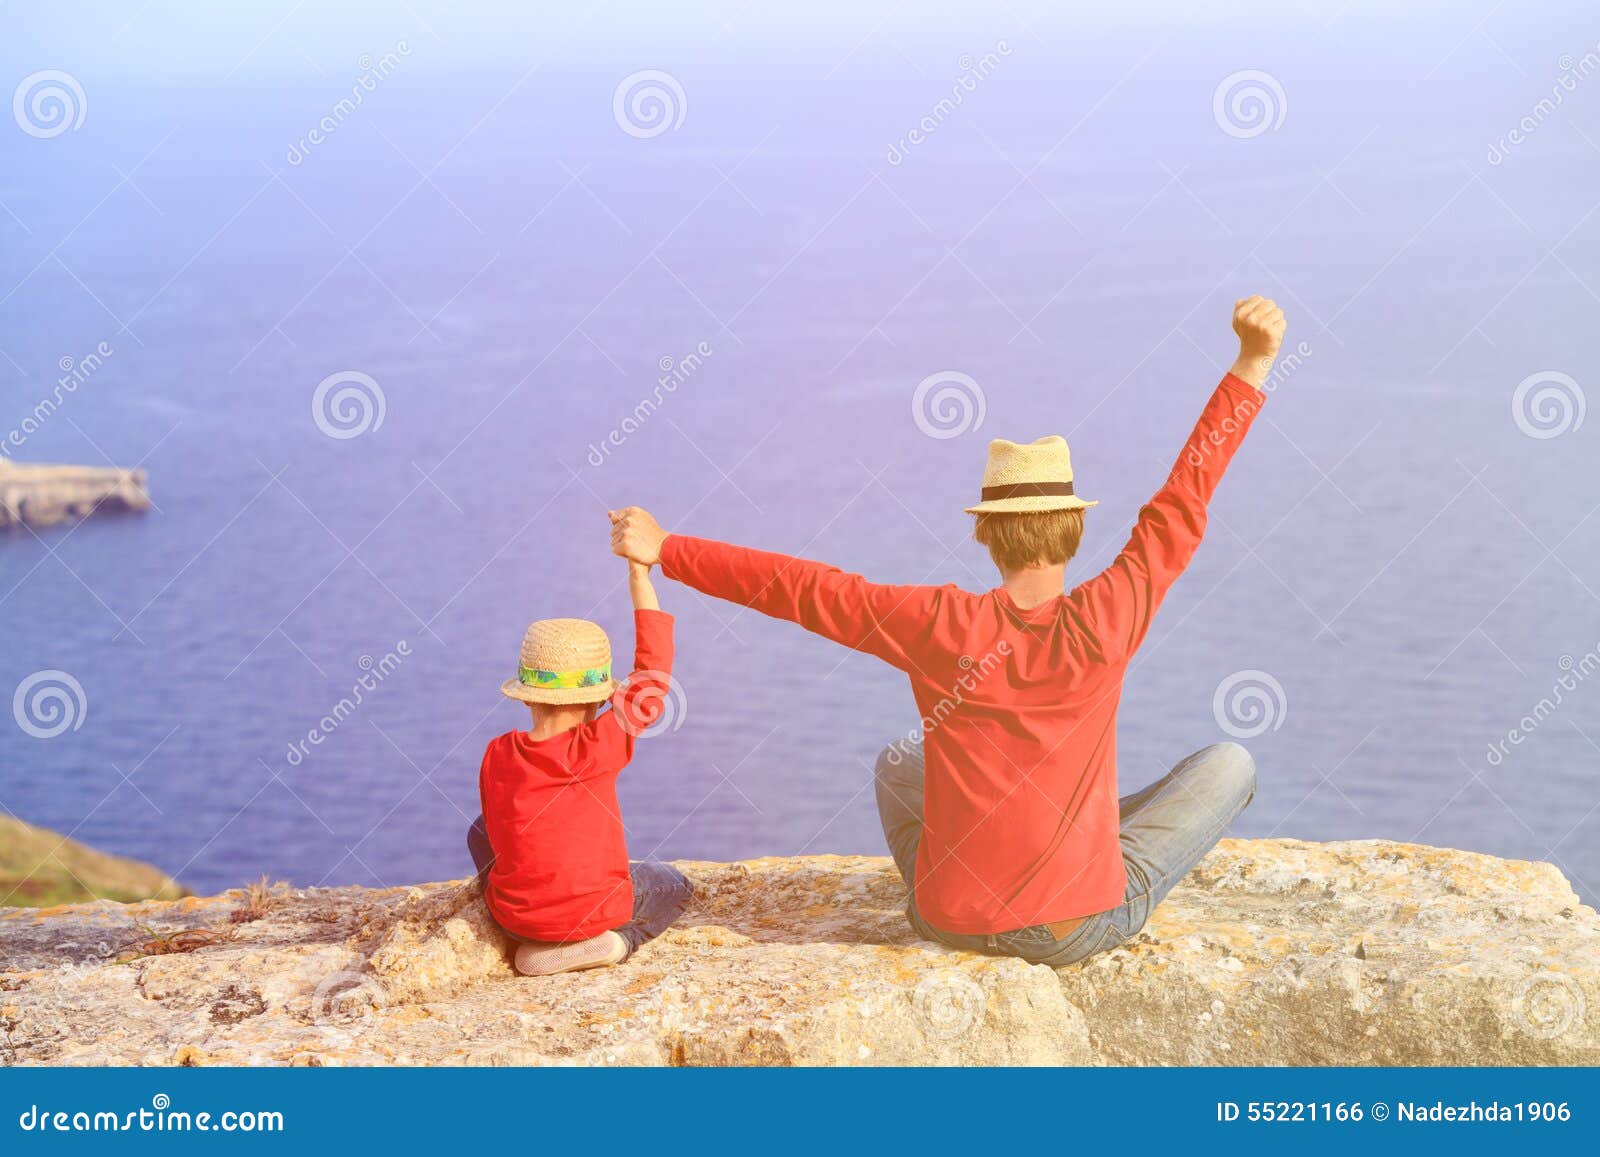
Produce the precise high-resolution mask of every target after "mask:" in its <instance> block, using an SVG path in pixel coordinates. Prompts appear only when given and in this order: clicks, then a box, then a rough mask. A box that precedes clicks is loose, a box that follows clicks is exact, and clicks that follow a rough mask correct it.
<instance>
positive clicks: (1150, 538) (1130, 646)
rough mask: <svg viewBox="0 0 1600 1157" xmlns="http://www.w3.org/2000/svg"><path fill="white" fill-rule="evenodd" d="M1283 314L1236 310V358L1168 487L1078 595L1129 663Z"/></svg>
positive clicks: (1254, 396)
mask: <svg viewBox="0 0 1600 1157" xmlns="http://www.w3.org/2000/svg"><path fill="white" fill-rule="evenodd" d="M1284 327H1285V323H1284V317H1283V310H1281V309H1279V308H1278V306H1277V303H1276V302H1274V301H1272V300H1270V299H1268V298H1264V297H1248V298H1245V299H1243V300H1242V301H1239V302H1236V303H1235V305H1234V310H1233V329H1234V332H1235V333H1236V334H1238V335H1239V356H1238V359H1237V360H1235V362H1234V363H1233V368H1232V369H1231V370H1229V371H1228V373H1227V374H1226V375H1225V376H1224V377H1223V379H1222V382H1221V383H1220V384H1219V385H1218V386H1217V388H1216V390H1215V391H1214V392H1213V393H1212V395H1211V398H1210V400H1209V401H1208V402H1207V403H1206V408H1205V410H1204V411H1202V412H1201V414H1200V420H1199V421H1198V422H1197V423H1195V427H1194V430H1193V432H1192V433H1190V435H1189V440H1188V441H1187V442H1185V443H1184V446H1183V451H1182V452H1181V453H1180V454H1179V455H1178V460H1177V462H1176V463H1174V464H1173V467H1172V472H1171V473H1170V474H1168V475H1167V481H1166V484H1165V485H1163V486H1162V488H1161V489H1160V490H1158V491H1157V492H1156V495H1155V497H1154V498H1152V499H1151V500H1150V501H1149V502H1147V503H1146V504H1145V506H1144V508H1143V509H1142V510H1140V511H1139V519H1138V521H1137V522H1136V523H1134V527H1133V533H1132V534H1131V535H1130V536H1129V537H1128V543H1127V545H1126V546H1124V547H1123V548H1122V552H1121V553H1120V554H1118V555H1117V557H1116V559H1115V560H1114V561H1113V562H1112V563H1111V565H1110V566H1109V567H1107V568H1106V569H1105V570H1104V571H1102V572H1101V573H1100V574H1098V575H1096V576H1095V577H1094V578H1092V579H1090V580H1089V581H1088V582H1086V583H1084V584H1083V585H1082V586H1081V587H1080V588H1078V592H1077V594H1078V596H1079V597H1080V598H1081V599H1082V600H1083V605H1084V607H1085V609H1086V610H1087V611H1088V613H1089V615H1090V618H1091V619H1092V621H1093V622H1094V623H1095V624H1096V626H1097V628H1098V630H1099V634H1100V637H1101V639H1102V641H1103V643H1104V644H1105V646H1106V647H1107V648H1108V649H1109V650H1111V651H1113V652H1116V653H1118V654H1120V655H1123V656H1127V655H1131V654H1132V653H1133V651H1134V650H1135V649H1137V647H1138V646H1139V644H1140V643H1141V642H1142V641H1143V640H1144V636H1145V633H1146V632H1147V631H1148V630H1149V629H1150V620H1151V619H1152V618H1153V617H1154V616H1155V613H1156V609H1157V608H1158V607H1159V606H1160V605H1161V600H1162V599H1163V598H1164V597H1165V596H1166V593H1167V591H1168V590H1169V589H1170V588H1171V586H1172V584H1173V583H1174V582H1175V581H1176V580H1177V578H1178V576H1179V575H1180V574H1182V573H1183V570H1184V568H1185V567H1187V566H1188V565H1189V560H1190V559H1192V558H1193V557H1194V552H1195V551H1196V550H1197V549H1198V548H1199V546H1200V539H1201V538H1202V537H1203V536H1204V534H1205V529H1206V506H1207V504H1209V503H1210V501H1211V496H1212V495H1213V494H1214V493H1215V492H1216V489H1217V484H1218V483H1219V482H1221V481H1222V475H1223V472H1224V471H1225V470H1226V469H1227V467H1228V463H1229V462H1230V461H1231V460H1232V458H1233V454H1234V451H1235V450H1237V449H1238V448H1239V444H1240V443H1241V442H1242V441H1243V440H1244V436H1245V434H1246V432H1247V431H1248V430H1249V429H1250V424H1251V422H1253V421H1254V420H1255V416H1256V414H1257V413H1259V412H1260V410H1261V407H1262V405H1263V403H1264V402H1265V401H1266V395H1265V394H1264V393H1263V392H1262V388H1261V387H1262V385H1263V384H1264V383H1265V382H1266V380H1267V374H1268V373H1269V372H1270V371H1271V369H1272V363H1273V361H1274V360H1275V359H1276V358H1277V356H1278V347H1279V346H1280V345H1281V344H1282V343H1283V331H1284Z"/></svg>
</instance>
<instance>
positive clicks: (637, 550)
mask: <svg viewBox="0 0 1600 1157" xmlns="http://www.w3.org/2000/svg"><path fill="white" fill-rule="evenodd" d="M606 513H607V514H608V515H609V516H610V518H611V553H612V554H615V555H620V556H621V557H622V558H625V559H627V560H628V561H629V562H632V563H636V564H638V565H639V566H642V567H644V568H646V570H647V571H648V569H649V568H650V567H653V566H655V565H656V563H658V562H660V561H661V544H662V543H663V542H665V541H666V539H667V532H666V531H664V530H662V529H661V524H660V523H659V522H657V521H656V520H655V519H654V518H653V517H651V514H650V512H649V511H648V510H645V509H644V508H642V507H639V506H626V507H623V508H622V509H621V510H609V511H607V512H606ZM629 573H630V574H631V573H632V568H630V570H629Z"/></svg>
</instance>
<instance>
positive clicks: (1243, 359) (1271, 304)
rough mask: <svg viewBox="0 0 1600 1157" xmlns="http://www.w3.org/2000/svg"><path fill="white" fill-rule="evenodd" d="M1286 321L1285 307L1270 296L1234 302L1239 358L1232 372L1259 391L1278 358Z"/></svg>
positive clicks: (1234, 323) (1234, 325)
mask: <svg viewBox="0 0 1600 1157" xmlns="http://www.w3.org/2000/svg"><path fill="white" fill-rule="evenodd" d="M1287 324H1288V323H1287V322H1285V321H1284V319H1283V310H1281V309H1279V308H1278V303H1277V302H1275V301H1273V300H1272V299H1271V298H1270V297H1261V296H1259V295H1257V296H1254V297H1246V298H1244V299H1243V300H1241V301H1237V302H1235V303H1234V306H1233V332H1234V333H1236V334H1238V335H1239V359H1238V361H1236V362H1234V363H1233V371H1232V372H1233V375H1234V376H1235V377H1238V378H1243V379H1244V380H1245V381H1247V382H1249V383H1250V384H1251V385H1252V386H1254V387H1255V388H1256V389H1258V390H1259V389H1260V388H1261V386H1262V383H1264V382H1265V381H1266V380H1267V374H1268V373H1270V372H1271V370H1272V363H1273V362H1274V361H1275V360H1276V359H1277V357H1278V347H1279V346H1281V345H1282V344H1283V331H1284V330H1285V329H1286V328H1287Z"/></svg>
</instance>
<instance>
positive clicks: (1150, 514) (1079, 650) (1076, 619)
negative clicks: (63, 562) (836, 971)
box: [661, 374, 1265, 935]
mask: <svg viewBox="0 0 1600 1157" xmlns="http://www.w3.org/2000/svg"><path fill="white" fill-rule="evenodd" d="M1264 401H1265V397H1264V395H1263V394H1262V393H1261V392H1260V391H1258V390H1256V389H1255V388H1253V387H1252V386H1251V385H1250V384H1249V383H1247V382H1245V381H1243V380H1241V379H1239V378H1236V377H1234V376H1233V375H1232V374H1229V375H1228V376H1226V377H1224V378H1223V380H1222V383H1221V384H1220V385H1219V386H1218V387H1217V389H1216V392H1215V393H1213V394H1212V395H1211V400H1210V401H1209V402H1208V403H1207V405H1206V408H1205V411H1204V412H1203V413H1202V414H1201V416H1200V421H1199V423H1198V424H1197V425H1196V426H1195V429H1194V432H1193V433H1192V434H1191V435H1190V437H1189V441H1188V443H1187V444H1186V445H1185V446H1184V449H1183V453H1182V454H1180V455H1179V457H1178V461H1177V464H1176V465H1174V466H1173V468H1172V472H1171V474H1170V475H1168V477H1167V481H1166V484H1165V485H1164V486H1162V488H1161V489H1160V490H1159V491H1158V492H1157V493H1156V495H1155V497H1154V498H1152V499H1151V500H1150V501H1149V503H1148V504H1146V505H1145V507H1144V508H1143V509H1142V510H1141V511H1140V512H1139V518H1138V521H1137V523H1136V524H1135V525H1134V528H1133V534H1132V536H1131V537H1130V538H1129V539H1128V543H1127V545H1126V546H1125V547H1123V549H1122V552H1121V553H1120V554H1119V555H1117V557H1116V559H1115V560H1114V561H1113V562H1112V563H1111V565H1110V566H1109V567H1107V568H1106V569H1105V570H1104V571H1102V572H1101V573H1100V574H1098V575H1096V576H1095V577H1094V578H1091V579H1089V580H1088V581H1087V582H1085V583H1082V584H1080V585H1079V586H1077V587H1075V588H1073V590H1072V591H1070V592H1069V593H1067V594H1064V595H1062V596H1060V597H1058V598H1056V599H1052V600H1051V601H1049V602H1047V603H1045V604H1043V605H1042V606H1038V607H1034V608H1032V609H1031V610H1027V611H1024V610H1022V609H1020V608H1019V607H1017V606H1016V604H1015V603H1013V602H1012V601H1011V598H1010V596H1009V595H1008V594H1007V593H1006V592H1005V591H1004V590H1003V589H995V590H992V591H989V592H988V593H987V594H981V595H975V594H971V593H969V592H967V591H963V590H961V589H960V588H958V587H956V586H953V585H952V586H942V587H927V586H880V585H878V584H875V583H869V582H867V581H866V580H865V579H863V578H861V577H860V576H859V575H853V574H845V573H843V572H842V571H839V570H837V569H835V568H833V567H830V566H824V565H822V564H820V563H815V562H807V561H804V560H801V559H795V558H789V557H787V556H785V555H779V554H768V553H765V552H762V551H755V550H746V549H744V548H741V547H735V546H728V545H726V544H724V543H719V542H710V541H707V540H705V539H698V538H687V537H684V536H682V535H677V534H674V535H670V536H669V537H668V538H667V540H666V542H665V544H664V545H663V547H662V551H661V564H662V569H663V571H664V572H665V573H666V575H667V576H668V577H669V578H674V579H678V580H680V581H682V582H685V583H688V584H689V585H690V586H692V587H695V588H696V589H698V590H701V591H704V592H705V593H707V594H710V595H716V596H718V597H719V598H724V599H730V600H732V601H734V602H737V603H743V604H744V605H745V606H748V607H753V608H754V609H756V610H758V611H761V612H762V613H764V614H768V615H772V616H775V617H777V618H782V619H789V620H791V621H793V622H796V623H799V624H800V625H801V626H803V627H805V628H806V629H807V630H810V631H814V632H816V633H817V634H819V635H823V636H825V637H827V638H829V639H833V640H834V641H836V642H839V643H843V644H844V645H845V646H847V647H851V648H854V649H855V650H858V651H865V652H867V653H868V654H872V655H876V656H877V657H878V658H880V659H883V660H885V661H886V662H888V663H891V664H892V665H894V666H895V667H897V668H899V669H900V670H902V671H904V672H905V673H906V674H907V675H909V676H910V678H911V689H912V693H913V694H914V695H915V697H916V702H917V708H918V710H919V712H920V713H921V715H922V723H921V728H920V730H921V732H922V738H923V740H924V745H925V746H924V750H925V761H926V762H925V771H924V784H925V795H924V813H923V819H924V824H925V827H924V830H923V835H922V843H921V846H920V847H919V849H918V852H917V866H916V886H915V895H916V901H917V908H918V910H919V911H920V912H921V913H922V915H923V917H924V918H925V919H927V921H928V922H929V923H931V924H932V925H933V926H934V927H936V928H939V929H942V930H943V931H946V932H955V933H962V934H968V935H973V934H977V935H983V934H989V933H996V932H1009V931H1012V930H1014V929H1018V928H1024V927H1028V926H1030V925H1033V924H1043V923H1048V922H1053V921H1057V920H1066V919H1070V918H1072V917H1076V916H1086V915H1090V914H1092V913H1096V912H1103V911H1106V910H1108V909H1110V908H1115V907H1117V906H1118V905H1120V904H1121V903H1123V900H1124V895H1123V893H1124V890H1125V889H1126V887H1127V882H1126V876H1125V874H1124V871H1123V867H1122V851H1121V845H1120V843H1119V840H1118V834H1119V824H1118V810H1117V745H1116V723H1117V705H1118V702H1119V701H1120V698H1121V693H1122V680H1123V674H1124V672H1125V671H1126V669H1127V665H1128V661H1129V659H1131V658H1132V656H1133V653H1134V650H1135V649H1136V648H1137V647H1138V646H1139V644H1140V642H1141V641H1142V640H1143V639H1144V636H1145V632H1146V631H1147V630H1148V629H1149V627H1150V620H1151V617H1152V616H1153V615H1154V614H1155V612H1156V608H1157V607H1159V606H1160V605H1161V600H1162V597H1163V596H1164V595H1165V594H1166V592H1167V589H1168V588H1169V587H1170V586H1171V585H1172V583H1173V581H1174V580H1175V579H1176V578H1177V577H1178V575H1179V574H1181V573H1182V572H1183V569H1184V567H1185V566H1187V565H1188V563H1189V560H1190V558H1191V557H1193V555H1194V552H1195V549H1196V548H1197V547H1198V546H1199V545H1200V538H1201V535H1202V534H1203V533H1204V531H1205V525H1206V504H1207V503H1208V502H1209V501H1210V499H1211V495H1212V493H1213V491H1215V490H1216V487H1217V483H1218V482H1219V481H1220V480H1221V478H1222V474H1223V471H1224V470H1225V469H1226V468H1227V465H1228V461H1229V460H1230V459H1231V458H1232V457H1233V453H1234V451H1235V450H1236V449H1237V448H1238V445H1239V443H1240V441H1241V440H1242V439H1243V438H1244V435H1245V432H1246V431H1247V430H1248V428H1249V426H1250V423H1251V421H1252V420H1253V419H1254V417H1255V415H1256V413H1257V412H1258V411H1259V410H1260V408H1261V405H1262V403H1263V402H1264Z"/></svg>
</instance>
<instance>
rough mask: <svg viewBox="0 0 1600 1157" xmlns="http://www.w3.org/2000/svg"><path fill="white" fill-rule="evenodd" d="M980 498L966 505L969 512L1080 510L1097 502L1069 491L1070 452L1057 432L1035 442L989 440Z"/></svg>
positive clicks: (1019, 512) (1025, 512) (1070, 479)
mask: <svg viewBox="0 0 1600 1157" xmlns="http://www.w3.org/2000/svg"><path fill="white" fill-rule="evenodd" d="M980 497H981V498H982V499H983V501H981V502H979V503H978V505H976V506H969V507H967V513H968V514H1028V513H1037V512H1039V511H1042V510H1082V509H1084V508H1085V507H1089V506H1093V505H1095V503H1096V502H1098V501H1099V499H1094V500H1092V501H1087V502H1086V501H1084V500H1083V499H1082V498H1079V497H1078V496H1077V495H1076V494H1074V493H1073V492H1072V454H1071V453H1070V452H1069V451H1068V450H1067V440H1066V439H1065V438H1063V437H1061V436H1060V435H1059V434H1051V435H1050V436H1049V437H1047V438H1040V439H1039V440H1038V441H1037V442H1010V441H1007V440H1006V439H1004V438H996V439H995V440H994V441H992V442H990V443H989V461H988V464H987V465H985V466H984V468H983V493H982V494H981V495H980Z"/></svg>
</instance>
